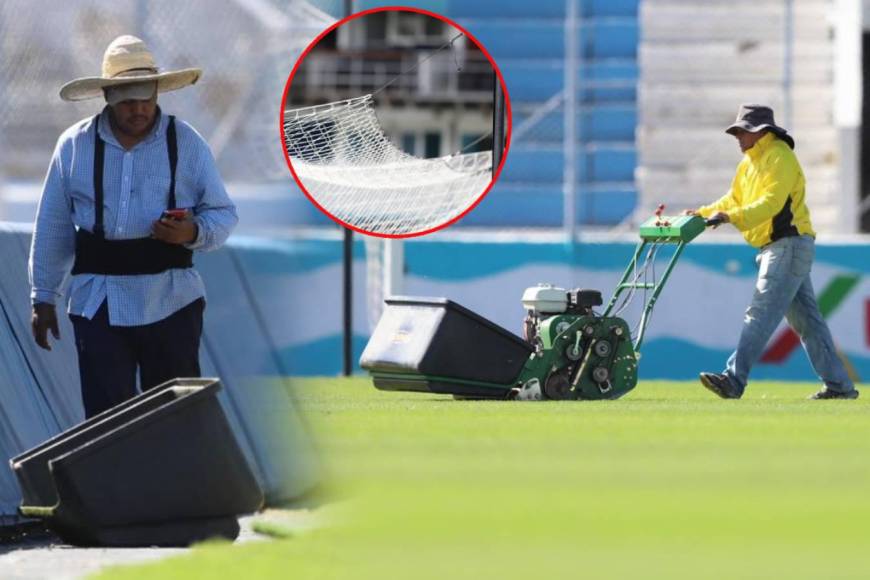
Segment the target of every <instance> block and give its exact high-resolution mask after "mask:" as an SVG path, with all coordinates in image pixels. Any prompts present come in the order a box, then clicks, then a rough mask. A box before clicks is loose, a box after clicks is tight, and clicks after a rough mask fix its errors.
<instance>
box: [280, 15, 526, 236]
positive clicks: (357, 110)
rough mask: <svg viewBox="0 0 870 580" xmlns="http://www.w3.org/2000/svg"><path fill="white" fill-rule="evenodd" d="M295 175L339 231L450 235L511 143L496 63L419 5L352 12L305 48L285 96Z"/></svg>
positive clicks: (287, 149)
mask: <svg viewBox="0 0 870 580" xmlns="http://www.w3.org/2000/svg"><path fill="white" fill-rule="evenodd" d="M281 110H282V119H281V128H282V139H283V144H284V153H285V155H286V158H287V163H288V166H289V167H290V171H291V173H292V174H293V177H294V179H295V180H296V182H297V183H298V184H299V186H300V188H301V189H302V191H303V192H304V193H305V194H306V195H307V196H308V198H309V199H310V200H311V202H312V203H314V204H315V205H316V206H317V207H318V208H320V210H321V211H323V212H324V213H326V214H327V215H328V216H329V217H330V218H332V219H333V220H335V221H336V222H338V223H339V224H341V225H343V226H345V227H348V228H351V229H353V230H356V231H358V232H361V233H364V234H370V235H374V236H381V237H410V236H419V235H423V234H427V233H430V232H433V231H435V230H439V229H441V228H444V227H446V226H448V225H450V224H451V223H453V222H455V221H457V220H459V219H460V218H461V217H462V216H463V215H465V214H466V213H468V212H469V211H471V210H472V208H474V206H475V205H477V203H479V202H480V200H481V199H483V197H484V196H485V195H486V193H487V192H488V191H489V189H490V187H491V186H492V183H493V181H494V179H495V177H497V175H498V172H499V170H500V169H501V165H502V164H503V161H504V157H505V154H506V152H507V145H508V143H509V139H510V103H509V101H508V98H507V91H506V90H505V86H504V81H503V79H502V77H501V73H500V72H499V70H498V67H497V66H496V64H495V62H494V61H493V60H492V58H491V57H490V56H489V54H488V53H487V52H486V49H485V48H484V47H483V46H481V45H480V44H479V43H478V42H477V41H476V40H475V39H474V37H473V36H472V35H471V33H470V32H469V31H467V30H465V29H463V28H462V27H461V26H459V25H457V24H456V23H454V22H451V21H450V20H448V19H447V18H445V17H443V16H441V15H438V14H435V13H432V12H427V11H424V10H418V9H414V8H404V7H402V8H399V7H388V8H381V9H375V10H368V11H365V12H360V13H358V14H354V15H352V16H350V17H349V18H346V19H344V20H342V21H340V22H338V23H336V24H335V25H333V26H331V27H330V28H329V29H327V30H326V31H324V32H323V33H322V34H321V35H320V36H318V38H317V39H315V41H314V42H313V43H312V44H311V45H310V46H309V47H308V48H307V49H306V50H305V52H303V53H302V56H301V57H300V59H299V61H298V62H297V63H296V66H294V68H293V72H292V73H291V74H290V78H288V79H287V85H286V86H285V89H284V96H283V100H282V106H281Z"/></svg>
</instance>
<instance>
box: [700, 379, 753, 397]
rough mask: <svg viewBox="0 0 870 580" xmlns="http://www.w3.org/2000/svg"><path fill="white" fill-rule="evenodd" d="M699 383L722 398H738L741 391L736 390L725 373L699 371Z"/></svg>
mask: <svg viewBox="0 0 870 580" xmlns="http://www.w3.org/2000/svg"><path fill="white" fill-rule="evenodd" d="M699 378H700V379H701V384H702V385H704V386H705V387H706V388H707V389H709V390H711V391H713V392H714V393H716V394H717V395H719V396H720V397H722V398H723V399H739V398H740V397H741V395H742V394H743V393H739V392H737V389H735V388H734V385H732V384H731V381H730V380H728V376H727V375H720V374H716V373H701V374H700V375H699Z"/></svg>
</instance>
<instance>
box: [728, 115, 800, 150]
mask: <svg viewBox="0 0 870 580" xmlns="http://www.w3.org/2000/svg"><path fill="white" fill-rule="evenodd" d="M737 129H742V130H744V131H748V132H749V133H758V132H759V131H764V130H765V129H767V130H768V131H770V132H771V133H773V134H774V135H776V136H777V137H779V138H780V139H782V140H783V141H785V142H786V143H787V144H788V146H789V147H791V148H792V149H794V139H793V138H792V136H791V135H789V134H788V131H786V130H785V129H783V128H782V127H780V126H778V125H771V124H769V123H764V124H762V125H753V124H751V123H749V122H748V121H737V122H736V123H734V124H733V125H731V126H730V127H728V128H727V129H725V132H726V133H728V134H729V135H735V134H736V130H737Z"/></svg>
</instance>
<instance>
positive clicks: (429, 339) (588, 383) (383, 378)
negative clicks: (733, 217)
mask: <svg viewBox="0 0 870 580" xmlns="http://www.w3.org/2000/svg"><path fill="white" fill-rule="evenodd" d="M662 209H663V208H662V207H661V206H660V207H659V210H658V211H657V212H656V215H655V217H652V218H650V219H649V220H647V221H646V222H644V223H643V224H641V226H640V242H639V243H638V245H637V247H636V248H635V251H634V255H633V256H632V258H631V261H630V262H629V264H628V267H627V268H626V269H625V273H624V274H623V275H622V278H621V279H620V281H619V283H618V284H617V285H616V288H615V290H614V292H613V295H612V296H611V298H610V300H609V301H608V303H607V306H606V308H605V309H604V312H602V313H601V314H599V313H597V312H595V310H594V308H595V307H597V306H601V305H602V304H603V301H602V297H601V293H600V292H599V291H597V290H583V289H576V290H570V291H568V290H565V289H562V288H557V287H554V286H550V285H548V284H541V285H538V286H535V287H532V288H528V289H526V291H525V292H524V293H523V298H522V302H523V306H524V307H525V309H526V311H527V315H526V318H525V320H524V323H523V334H524V337H523V338H520V337H518V336H516V335H514V334H513V333H511V332H509V331H507V330H505V329H504V328H501V327H500V326H498V325H496V324H494V323H493V322H491V321H489V320H486V319H485V318H483V317H481V316H479V315H477V314H475V313H474V312H471V311H470V310H468V309H466V308H464V307H462V306H460V305H459V304H456V303H455V302H452V301H450V300H447V299H445V298H416V297H391V298H388V299H387V300H386V307H385V309H384V313H383V315H382V316H381V319H380V321H379V322H378V324H377V326H376V327H375V330H374V332H373V333H372V337H371V339H370V340H369V342H368V344H367V345H366V348H365V350H364V351H363V354H362V358H361V359H360V365H361V366H362V368H364V369H366V370H368V371H369V373H370V374H371V376H372V379H373V382H374V385H375V387H377V388H378V389H381V390H387V391H422V392H430V393H440V394H450V395H454V396H455V397H456V398H464V399H517V400H541V399H555V400H566V399H567V400H576V399H618V398H619V397H621V396H623V395H625V394H626V393H628V392H629V391H631V390H632V389H633V388H634V387H635V385H636V384H637V365H638V361H639V359H640V348H641V345H642V344H643V337H644V333H645V332H646V327H647V325H648V324H649V320H650V316H651V314H652V311H653V308H654V307H655V303H656V301H657V300H658V298H659V295H660V294H661V292H662V289H663V288H664V285H665V283H666V282H667V280H668V278H669V277H670V275H671V272H672V271H673V269H674V266H675V265H676V263H677V260H678V259H679V257H680V255H681V254H682V252H683V249H684V248H685V247H686V244H688V243H689V242H691V241H692V240H693V239H694V238H696V237H697V236H698V235H699V234H700V233H701V232H703V231H704V229H705V227H706V226H707V225H711V226H715V225H718V223H716V222H713V221H707V222H705V220H704V219H703V218H701V217H699V216H675V217H667V216H662V215H661V213H662ZM663 245H671V246H676V249H675V250H674V252H673V254H672V255H671V257H670V259H669V260H668V264H667V267H666V268H665V269H664V272H663V274H662V277H661V280H655V265H654V264H655V261H656V257H657V254H658V250H659V248H660V247H661V246H663ZM650 269H652V280H651V281H650V280H648V275H649V270H650ZM638 291H641V292H642V294H643V296H644V304H643V308H642V310H641V315H640V320H639V322H638V323H637V327H636V329H635V333H634V337H632V332H631V329H630V328H629V326H628V324H627V323H626V321H625V320H623V319H622V318H620V317H619V315H620V314H621V313H622V312H623V311H624V310H625V308H626V307H627V306H628V304H629V303H630V302H631V301H632V299H633V298H634V297H635V296H636V295H637V294H638Z"/></svg>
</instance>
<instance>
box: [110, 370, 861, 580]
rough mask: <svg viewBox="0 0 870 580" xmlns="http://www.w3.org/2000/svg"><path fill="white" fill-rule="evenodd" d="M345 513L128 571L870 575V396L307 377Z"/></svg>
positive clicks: (773, 388)
mask: <svg viewBox="0 0 870 580" xmlns="http://www.w3.org/2000/svg"><path fill="white" fill-rule="evenodd" d="M295 389H296V392H297V396H298V398H299V400H300V403H301V404H302V406H303V407H304V408H305V409H306V411H307V413H308V414H309V417H310V418H311V420H312V422H313V424H315V425H316V426H317V429H318V441H319V445H320V447H321V448H322V450H323V454H324V461H325V470H326V472H327V473H328V474H329V475H330V484H329V486H328V487H329V490H330V492H331V494H332V495H331V496H330V500H329V501H328V502H327V506H328V507H326V508H325V509H326V510H329V513H330V517H329V518H328V519H329V522H328V523H326V525H324V526H323V527H322V528H320V529H317V530H314V531H308V532H305V533H300V534H298V535H294V536H293V537H291V538H289V539H284V540H279V541H275V542H270V543H264V544H257V545H246V546H208V547H206V548H202V549H199V550H195V551H194V553H193V554H192V555H189V556H184V557H182V558H178V559H172V560H169V561H166V562H162V563H158V564H154V565H148V566H144V567H137V568H133V569H124V570H120V571H119V570H112V571H111V576H110V575H108V574H107V576H106V577H112V578H115V577H119V578H173V577H178V578H181V577H185V578H188V577H210V576H211V574H213V573H214V574H217V573H218V572H219V573H220V574H221V575H222V576H223V577H227V576H234V575H235V576H237V577H245V578H251V577H288V578H289V577H299V578H311V577H315V578H320V577H322V578H331V577H336V578H451V579H453V578H479V577H499V578H529V577H543V576H551V577H558V578H582V577H589V578H598V577H614V578H615V577H619V578H625V577H642V578H675V577H680V578H701V577H703V578H734V577H739V578H747V577H752V578H771V577H776V578H779V577H782V578H822V577H824V578H861V577H866V576H867V574H868V572H870V552H868V550H866V546H865V545H866V540H865V538H866V537H867V532H868V531H870V530H868V527H870V524H868V522H870V462H868V457H870V453H868V452H870V421H868V419H870V401H868V400H867V399H859V400H857V401H807V400H805V397H806V396H807V395H808V394H810V393H812V392H814V391H815V390H816V389H817V385H815V384H812V383H806V384H775V383H764V382H757V383H753V384H751V385H750V388H749V391H748V394H747V398H746V399H744V400H740V401H723V400H719V399H716V398H714V397H713V396H712V395H711V394H710V393H709V392H707V391H706V390H704V389H702V388H701V387H700V386H699V385H697V384H695V383H672V382H646V383H642V384H641V385H640V386H639V387H638V388H637V389H636V390H635V391H634V392H633V393H631V395H629V396H628V397H626V398H625V399H624V400H621V401H608V402H572V403H568V402H559V403H510V402H471V401H453V400H451V399H449V398H443V397H434V396H428V395H425V394H422V395H421V394H409V393H382V392H378V391H376V390H375V389H373V388H372V387H371V384H370V382H369V381H368V380H366V379H364V378H355V379H350V380H347V379H332V378H324V379H309V380H304V381H297V382H296V383H295Z"/></svg>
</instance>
